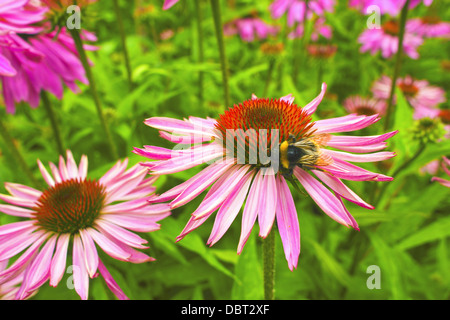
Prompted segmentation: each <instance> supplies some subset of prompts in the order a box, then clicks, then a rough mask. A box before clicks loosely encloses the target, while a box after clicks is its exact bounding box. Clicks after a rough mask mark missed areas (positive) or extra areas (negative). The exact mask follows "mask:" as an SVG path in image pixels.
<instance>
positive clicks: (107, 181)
mask: <svg viewBox="0 0 450 320" xmlns="http://www.w3.org/2000/svg"><path fill="white" fill-rule="evenodd" d="M127 163H128V161H127V160H125V161H123V162H121V161H119V162H117V163H116V164H115V165H114V166H113V167H112V168H111V169H110V170H109V171H108V172H107V173H106V174H104V175H103V176H102V177H101V178H100V179H98V180H95V179H89V178H87V166H88V159H87V157H86V156H82V157H81V161H80V164H79V166H77V165H76V163H75V160H74V158H73V156H72V153H71V152H70V151H67V162H65V161H64V158H63V157H60V159H59V166H56V165H54V164H53V163H50V169H51V174H50V173H49V172H48V171H47V170H46V169H45V167H44V166H43V165H42V163H41V162H40V161H39V160H38V165H39V169H40V171H41V173H42V176H43V178H44V180H45V181H46V183H47V184H48V188H47V189H46V190H44V191H39V190H36V189H34V188H31V187H28V186H24V185H20V184H15V183H6V184H5V187H6V190H7V191H8V192H9V193H10V195H6V194H0V199H2V200H3V201H5V202H7V203H8V204H0V211H1V212H3V213H5V214H8V215H11V216H16V217H20V218H23V219H24V220H23V221H19V222H13V223H9V224H6V225H3V226H0V261H6V260H8V259H10V258H13V257H15V256H18V255H19V254H20V253H21V252H23V251H24V250H25V251H24V252H23V253H22V254H21V255H20V256H18V257H17V259H15V261H14V262H13V263H12V264H11V265H9V266H8V267H6V268H5V267H4V268H3V270H2V271H1V272H0V283H4V282H8V281H17V279H16V277H17V276H20V275H22V274H23V281H22V283H21V285H20V288H19V290H18V291H17V292H16V293H15V296H14V298H15V299H24V298H26V297H28V296H29V294H30V293H32V292H34V291H35V290H37V289H38V288H39V287H41V286H42V285H43V284H44V283H45V282H46V281H47V280H48V281H49V283H50V285H51V286H56V285H57V284H58V283H59V282H60V280H61V278H62V277H63V275H64V272H65V269H66V260H67V254H68V252H71V253H72V266H73V283H74V287H75V290H76V292H77V293H78V294H79V296H80V297H81V298H82V299H87V298H88V292H89V278H94V277H96V276H97V275H98V273H97V272H100V274H101V275H102V277H103V278H104V280H105V281H106V284H107V286H108V287H109V288H110V289H111V291H112V292H113V293H114V294H115V295H116V296H117V297H118V298H120V299H127V297H126V295H125V294H124V293H123V292H122V290H121V289H120V287H119V286H118V285H117V283H116V282H115V281H114V279H113V278H112V277H111V275H110V273H109V272H108V270H107V269H106V267H105V265H104V264H103V262H102V261H101V260H100V257H99V254H98V252H97V247H99V248H101V249H102V250H103V251H104V252H105V253H106V254H108V255H109V256H111V257H113V258H114V259H118V260H121V261H128V262H132V263H143V262H147V261H152V260H154V259H153V258H151V257H149V256H147V255H146V254H144V253H142V252H140V251H138V250H136V249H134V248H137V249H146V248H147V247H146V246H145V244H146V242H147V241H146V240H144V239H142V238H140V237H139V236H138V235H137V234H135V233H134V232H133V231H135V232H151V231H155V230H158V229H159V225H158V224H157V221H159V220H160V219H163V218H164V217H166V216H168V215H169V214H170V211H169V206H168V205H166V204H156V205H149V204H148V201H149V200H151V199H152V198H153V197H154V195H150V193H152V192H153V191H154V190H155V188H154V187H152V184H153V182H154V181H155V178H156V177H150V178H146V176H147V170H146V169H145V168H143V167H142V166H140V165H139V164H138V165H135V166H133V167H132V168H130V169H128V170H126V167H127ZM130 230H131V231H130Z"/></svg>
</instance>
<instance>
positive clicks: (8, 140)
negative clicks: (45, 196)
mask: <svg viewBox="0 0 450 320" xmlns="http://www.w3.org/2000/svg"><path fill="white" fill-rule="evenodd" d="M0 135H1V136H2V138H3V140H4V141H5V144H6V147H7V148H8V150H9V151H10V152H11V154H12V156H13V157H14V158H15V160H16V161H17V164H18V166H19V168H20V170H21V171H23V172H24V173H25V174H26V176H27V177H28V179H29V180H30V182H31V183H32V184H33V186H34V187H35V188H38V189H40V183H39V182H38V180H37V179H36V178H35V177H34V175H33V172H32V171H31V169H30V168H29V167H28V165H27V163H26V162H25V159H24V158H23V156H22V154H21V153H20V151H19V149H18V148H17V146H16V143H15V142H14V140H13V138H12V137H11V135H10V134H9V132H8V129H7V128H6V127H5V125H4V124H3V122H2V120H1V119H0Z"/></svg>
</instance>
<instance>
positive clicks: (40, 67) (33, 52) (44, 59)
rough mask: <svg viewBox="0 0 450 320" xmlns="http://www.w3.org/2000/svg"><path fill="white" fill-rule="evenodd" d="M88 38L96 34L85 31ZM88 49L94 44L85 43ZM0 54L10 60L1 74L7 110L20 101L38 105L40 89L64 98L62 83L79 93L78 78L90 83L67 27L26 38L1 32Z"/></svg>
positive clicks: (82, 81)
mask: <svg viewBox="0 0 450 320" xmlns="http://www.w3.org/2000/svg"><path fill="white" fill-rule="evenodd" d="M82 34H83V38H84V39H86V40H91V41H92V40H95V36H93V34H91V33H88V32H83V33H82ZM85 49H86V50H94V49H95V47H93V46H90V45H85ZM0 55H1V56H2V57H4V59H5V60H6V61H8V62H9V66H10V68H9V70H10V71H13V72H12V73H8V72H7V71H8V68H7V65H6V64H4V65H3V66H4V67H3V68H2V69H3V70H4V71H5V72H3V73H0V79H1V81H2V86H3V97H4V100H5V105H6V111H7V112H8V113H14V112H15V104H16V103H19V102H21V101H24V102H27V103H29V105H30V106H31V107H33V108H36V107H37V106H39V102H40V93H41V90H46V91H49V92H51V93H53V94H54V95H55V96H56V97H57V98H59V99H61V98H62V95H63V83H64V84H65V85H66V86H67V87H69V89H71V90H72V91H73V92H78V91H79V88H78V86H77V84H76V81H80V82H81V83H84V84H88V80H87V78H86V76H85V71H84V68H83V65H82V64H81V61H80V60H79V57H78V53H77V51H76V48H75V44H74V42H73V40H72V38H71V37H70V36H69V35H68V34H67V31H66V29H65V28H63V29H61V31H60V32H58V31H56V30H55V31H53V32H51V33H41V34H37V35H32V36H29V37H27V41H25V40H23V39H22V38H21V37H20V36H19V35H16V34H6V35H0Z"/></svg>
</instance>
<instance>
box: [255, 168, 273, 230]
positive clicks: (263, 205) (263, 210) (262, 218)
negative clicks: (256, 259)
mask: <svg viewBox="0 0 450 320" xmlns="http://www.w3.org/2000/svg"><path fill="white" fill-rule="evenodd" d="M277 197H278V192H277V184H276V179H275V172H274V171H273V169H272V168H268V170H267V171H266V173H265V176H264V180H263V186H262V190H261V193H260V210H259V213H258V223H259V236H260V237H262V238H265V237H267V235H268V234H269V232H270V230H271V228H272V225H273V222H274V221H275V215H276V206H277V201H278V199H277Z"/></svg>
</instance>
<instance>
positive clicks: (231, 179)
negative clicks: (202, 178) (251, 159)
mask: <svg viewBox="0 0 450 320" xmlns="http://www.w3.org/2000/svg"><path fill="white" fill-rule="evenodd" d="M249 168H250V165H244V166H242V167H241V168H239V170H237V171H235V172H233V173H230V174H229V175H228V176H227V177H225V179H224V181H223V183H221V185H220V186H219V187H218V188H217V190H215V191H214V192H213V193H212V194H211V195H210V196H209V197H207V198H206V197H205V199H204V200H203V201H202V203H201V204H200V205H199V207H198V208H197V209H196V210H195V212H194V213H192V215H193V216H194V217H195V218H196V219H199V218H201V217H203V216H205V215H209V214H211V212H214V211H215V210H217V209H218V208H219V206H220V205H221V204H222V203H223V202H224V201H225V199H226V198H227V197H228V196H229V195H230V193H231V192H233V190H234V189H235V188H236V185H237V184H238V183H239V182H240V181H241V180H242V178H243V177H244V175H245V174H246V173H247V171H248V170H249ZM231 170H232V169H231Z"/></svg>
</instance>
